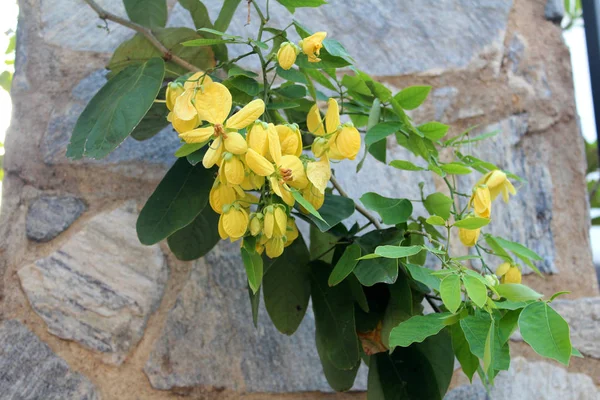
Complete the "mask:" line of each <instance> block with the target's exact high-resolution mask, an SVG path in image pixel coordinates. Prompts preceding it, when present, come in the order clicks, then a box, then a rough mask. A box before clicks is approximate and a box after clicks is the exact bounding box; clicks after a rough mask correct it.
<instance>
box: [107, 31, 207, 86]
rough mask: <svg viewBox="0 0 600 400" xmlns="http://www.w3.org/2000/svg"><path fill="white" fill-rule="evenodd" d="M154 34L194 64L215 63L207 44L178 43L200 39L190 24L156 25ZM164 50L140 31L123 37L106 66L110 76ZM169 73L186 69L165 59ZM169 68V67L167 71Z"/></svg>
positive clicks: (203, 67) (184, 71) (182, 72)
mask: <svg viewBox="0 0 600 400" xmlns="http://www.w3.org/2000/svg"><path fill="white" fill-rule="evenodd" d="M152 32H153V33H154V35H155V36H156V38H157V39H158V40H159V41H160V42H161V43H162V44H163V45H164V46H165V47H166V48H167V49H168V50H169V51H170V52H171V54H174V55H176V56H178V57H180V58H182V59H184V60H185V61H187V62H189V63H190V64H192V65H195V66H196V67H198V68H200V69H202V70H207V69H208V68H211V67H213V66H214V61H215V59H214V54H213V51H212V50H211V49H210V48H207V47H185V46H183V45H182V44H181V43H182V42H186V41H188V40H194V39H200V38H201V37H202V36H200V35H198V33H196V31H194V30H193V29H189V28H155V29H153V30H152ZM162 56H163V54H162V53H161V52H160V50H158V49H157V48H156V47H154V45H153V44H152V43H150V42H149V41H148V39H146V38H145V37H144V36H143V35H142V34H140V33H138V34H136V35H135V36H134V37H132V38H131V39H129V40H126V41H124V42H123V43H121V44H120V45H119V47H117V49H116V50H115V52H114V53H113V55H112V57H111V59H110V61H109V62H108V66H107V68H108V69H110V70H111V72H110V74H109V76H111V77H112V76H114V75H115V74H117V73H119V72H120V71H122V70H123V69H125V68H127V67H129V66H131V65H136V66H137V65H139V64H141V63H143V62H145V61H148V60H150V59H152V58H162ZM166 71H167V74H168V75H169V76H172V77H177V76H179V75H182V74H185V73H187V72H189V71H188V70H186V69H185V68H183V67H181V66H179V65H177V64H175V63H174V62H172V61H169V62H167V63H166ZM169 71H172V73H171V72H169Z"/></svg>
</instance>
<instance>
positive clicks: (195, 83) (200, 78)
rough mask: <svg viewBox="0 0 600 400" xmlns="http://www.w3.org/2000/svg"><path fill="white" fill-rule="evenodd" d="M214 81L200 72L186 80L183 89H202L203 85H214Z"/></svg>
mask: <svg viewBox="0 0 600 400" xmlns="http://www.w3.org/2000/svg"><path fill="white" fill-rule="evenodd" d="M212 81H213V80H212V79H210V76H208V75H207V74H206V73H205V72H204V71H198V72H196V73H195V74H194V75H192V76H190V77H189V78H187V79H186V81H185V82H184V84H183V88H184V89H185V90H188V89H197V88H200V87H201V86H202V85H208V84H209V83H212Z"/></svg>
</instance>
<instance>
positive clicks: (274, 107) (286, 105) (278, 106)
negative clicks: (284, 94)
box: [267, 101, 300, 110]
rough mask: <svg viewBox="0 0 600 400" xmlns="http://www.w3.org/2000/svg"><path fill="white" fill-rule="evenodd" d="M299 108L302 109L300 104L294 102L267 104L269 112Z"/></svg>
mask: <svg viewBox="0 0 600 400" xmlns="http://www.w3.org/2000/svg"><path fill="white" fill-rule="evenodd" d="M297 107H300V104H298V103H294V102H292V101H278V102H271V103H269V104H267V110H289V109H290V108H297Z"/></svg>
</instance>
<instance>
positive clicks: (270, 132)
mask: <svg viewBox="0 0 600 400" xmlns="http://www.w3.org/2000/svg"><path fill="white" fill-rule="evenodd" d="M166 96H167V107H168V108H169V110H170V111H171V112H170V114H169V117H168V119H169V121H171V122H172V124H173V127H174V128H175V130H176V131H177V132H178V133H179V137H180V138H181V139H183V141H184V142H185V143H188V144H192V143H194V144H195V143H200V144H205V145H207V146H208V148H207V150H206V153H205V154H204V157H203V159H202V164H203V166H204V167H205V168H212V167H214V166H217V167H218V173H217V174H216V179H215V182H214V184H213V187H212V189H211V191H210V197H209V203H210V206H211V208H212V209H213V210H214V211H215V212H216V213H218V214H220V218H219V227H218V229H219V235H220V236H221V238H222V239H227V238H229V239H230V240H232V241H236V240H238V239H240V238H243V237H245V236H247V235H251V236H253V237H255V238H256V250H257V251H258V252H259V253H261V254H262V252H263V251H265V252H266V254H267V255H268V256H269V257H271V258H275V257H278V256H280V255H281V254H282V253H283V250H284V247H286V246H288V245H290V244H291V243H292V242H293V241H294V240H295V239H296V238H297V237H298V228H297V227H296V223H295V219H294V217H293V216H292V215H291V210H292V208H293V206H294V205H295V202H296V200H295V197H294V195H295V193H294V192H297V193H296V196H298V195H299V196H301V197H303V198H304V199H305V200H306V201H307V202H308V203H310V204H311V205H312V206H313V207H314V208H315V209H317V210H318V209H319V208H320V207H321V206H322V205H323V202H324V200H325V189H326V187H327V183H328V182H329V180H330V178H331V167H330V164H329V160H330V159H333V160H342V159H354V158H355V157H356V155H357V154H358V151H359V149H360V145H361V140H360V134H359V132H358V130H357V129H356V128H355V127H354V126H352V125H351V124H343V125H342V124H341V123H340V115H339V107H338V104H337V102H336V101H335V100H334V99H330V100H329V102H328V110H327V113H326V115H325V121H324V122H323V120H322V119H321V115H320V113H319V109H318V108H317V105H315V106H314V107H313V108H312V109H311V110H310V113H309V115H308V118H307V125H308V127H309V130H310V133H312V134H314V135H315V136H316V137H317V139H316V140H315V141H314V143H313V146H312V151H313V154H314V156H315V157H316V159H315V158H312V157H310V156H309V155H305V154H302V150H303V144H302V134H301V132H300V129H299V127H298V125H296V124H291V125H290V124H282V125H274V124H272V123H266V122H263V121H261V120H260V119H259V118H260V117H261V116H262V115H263V114H264V112H265V104H264V102H263V101H262V100H253V101H251V102H250V103H248V104H247V105H246V106H244V107H243V108H242V109H241V110H239V111H238V112H236V113H235V114H233V115H232V116H230V117H229V114H230V112H231V107H232V97H231V93H230V92H229V90H228V89H227V87H225V86H224V85H222V84H221V83H218V82H213V81H212V80H211V79H210V78H209V77H208V76H206V75H205V74H203V73H197V74H195V75H193V76H192V77H190V78H189V79H188V80H187V81H186V82H185V84H183V85H181V84H170V85H169V87H168V88H167V94H166ZM299 208H300V210H301V211H303V212H305V213H306V212H307V210H305V209H304V208H303V207H299Z"/></svg>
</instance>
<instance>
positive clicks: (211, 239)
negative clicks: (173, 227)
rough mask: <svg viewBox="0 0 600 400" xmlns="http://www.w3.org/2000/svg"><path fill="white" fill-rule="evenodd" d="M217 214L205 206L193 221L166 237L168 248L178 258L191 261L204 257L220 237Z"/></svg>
mask: <svg viewBox="0 0 600 400" xmlns="http://www.w3.org/2000/svg"><path fill="white" fill-rule="evenodd" d="M218 224H219V215H218V214H217V213H215V212H214V211H213V210H212V208H210V207H209V206H205V207H204V209H203V210H202V212H200V214H198V216H197V217H196V218H195V219H194V221H193V222H192V223H191V224H189V225H187V226H185V227H183V228H181V229H180V230H178V231H176V232H175V233H173V234H172V235H171V236H169V237H168V238H167V243H168V244H169V249H171V251H172V252H173V254H175V257H177V258H178V259H180V260H183V261H191V260H195V259H197V258H200V257H204V255H206V253H208V252H209V251H210V250H211V249H212V248H213V247H215V245H216V244H217V243H218V242H219V240H220V239H221V238H220V237H219V232H218V229H217V228H216V227H217V225H218Z"/></svg>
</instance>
